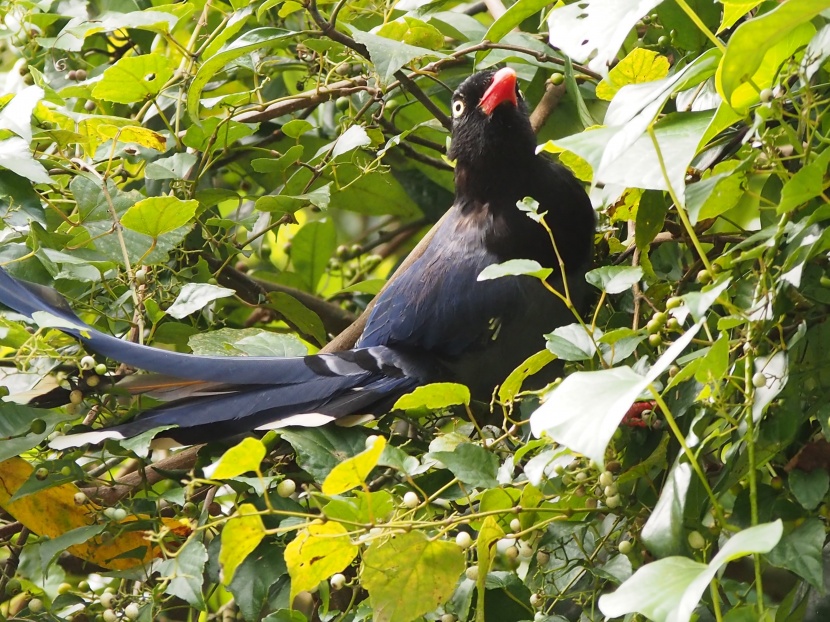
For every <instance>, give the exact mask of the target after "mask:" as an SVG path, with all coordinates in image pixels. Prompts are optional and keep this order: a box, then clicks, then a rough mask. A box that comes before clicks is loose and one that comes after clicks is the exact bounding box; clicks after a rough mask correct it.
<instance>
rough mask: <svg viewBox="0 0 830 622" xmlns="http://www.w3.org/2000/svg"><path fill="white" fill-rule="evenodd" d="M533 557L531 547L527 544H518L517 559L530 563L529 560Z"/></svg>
mask: <svg viewBox="0 0 830 622" xmlns="http://www.w3.org/2000/svg"><path fill="white" fill-rule="evenodd" d="M531 557H533V547H532V546H530V545H529V544H528V543H527V542H520V543H519V559H521V560H522V561H525V562H526V561H530V558H531Z"/></svg>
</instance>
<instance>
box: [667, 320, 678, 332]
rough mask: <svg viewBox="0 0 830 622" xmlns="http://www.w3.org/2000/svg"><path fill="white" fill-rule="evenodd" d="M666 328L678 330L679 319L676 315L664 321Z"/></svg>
mask: <svg viewBox="0 0 830 622" xmlns="http://www.w3.org/2000/svg"><path fill="white" fill-rule="evenodd" d="M666 328H668V329H669V330H680V320H678V319H677V318H676V317H672V318H669V321H668V322H666Z"/></svg>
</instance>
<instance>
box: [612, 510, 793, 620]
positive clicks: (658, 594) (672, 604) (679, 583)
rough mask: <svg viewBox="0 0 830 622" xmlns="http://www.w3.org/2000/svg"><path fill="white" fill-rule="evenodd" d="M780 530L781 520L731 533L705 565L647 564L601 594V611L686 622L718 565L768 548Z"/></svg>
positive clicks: (679, 561)
mask: <svg viewBox="0 0 830 622" xmlns="http://www.w3.org/2000/svg"><path fill="white" fill-rule="evenodd" d="M782 532H783V526H782V523H781V521H780V520H778V521H775V522H774V523H765V524H763V525H757V526H755V527H750V528H749V529H745V530H743V531H741V532H739V533H737V534H735V535H734V536H732V537H731V538H730V539H729V541H728V542H727V543H726V544H725V545H723V546H722V547H721V549H720V551H719V552H718V554H717V555H715V557H714V558H713V559H712V561H711V562H710V563H709V565H708V566H707V565H706V564H701V563H699V562H696V561H692V560H691V559H687V558H685V557H666V558H664V559H661V560H658V561H656V562H652V563H650V564H646V565H645V566H642V567H641V568H640V569H638V570H637V572H635V573H634V574H633V575H632V576H631V578H629V579H628V580H627V581H625V583H623V584H622V585H621V586H620V587H619V588H618V589H617V591H615V592H614V593H613V594H604V595H603V596H601V597H600V599H599V608H600V611H602V613H603V614H605V615H606V616H607V617H609V618H616V617H620V616H624V615H626V614H628V613H634V612H638V613H641V614H642V615H644V616H646V617H647V618H649V619H651V620H655V622H664V621H668V620H672V621H676V622H688V621H689V620H690V619H691V617H692V612H693V611H694V609H695V607H697V604H698V602H699V601H700V598H701V596H702V595H703V592H704V591H705V590H706V588H707V587H708V586H709V582H710V581H711V580H712V579H713V578H714V577H715V575H716V574H717V572H718V570H720V568H721V566H723V565H725V564H726V563H728V562H730V561H733V560H735V559H739V558H741V557H745V556H747V555H751V554H753V553H767V552H769V551H770V550H772V548H773V547H774V546H775V545H776V544H778V541H779V540H780V539H781V534H782Z"/></svg>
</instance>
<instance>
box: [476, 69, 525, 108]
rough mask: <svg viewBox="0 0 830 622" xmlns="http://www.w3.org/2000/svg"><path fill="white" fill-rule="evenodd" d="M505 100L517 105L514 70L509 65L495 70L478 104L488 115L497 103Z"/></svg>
mask: <svg viewBox="0 0 830 622" xmlns="http://www.w3.org/2000/svg"><path fill="white" fill-rule="evenodd" d="M507 101H509V102H510V103H512V104H513V105H514V106H517V105H518V101H517V100H516V72H515V71H513V70H512V69H510V68H509V67H505V68H504V69H499V70H498V71H497V72H496V74H495V75H494V76H493V82H492V84H490V87H489V88H488V89H487V90H486V91H485V92H484V95H483V96H482V98H481V101H480V102H479V103H478V106H479V108H481V109H482V110H483V111H484V113H485V114H486V115H488V116H489V115H491V114H493V111H494V110H495V109H496V108H497V107H498V105H499V104H501V103H503V102H507Z"/></svg>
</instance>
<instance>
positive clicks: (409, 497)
mask: <svg viewBox="0 0 830 622" xmlns="http://www.w3.org/2000/svg"><path fill="white" fill-rule="evenodd" d="M419 503H420V499H418V495H417V494H416V493H414V492H412V491H411V490H410V491H409V492H408V493H406V494H405V495H404V496H403V504H404V505H405V506H406V507H408V508H409V509H410V510H411V509H412V508H416V507H418V504H419Z"/></svg>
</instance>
